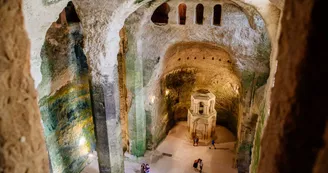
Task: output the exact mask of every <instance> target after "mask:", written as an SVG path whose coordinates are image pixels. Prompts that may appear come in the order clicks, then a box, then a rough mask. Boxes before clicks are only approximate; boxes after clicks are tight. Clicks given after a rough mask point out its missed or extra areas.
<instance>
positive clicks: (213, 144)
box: [210, 139, 216, 149]
mask: <svg viewBox="0 0 328 173" xmlns="http://www.w3.org/2000/svg"><path fill="white" fill-rule="evenodd" d="M212 146H213V148H214V149H216V147H215V141H214V139H213V140H212ZM210 149H211V147H210Z"/></svg>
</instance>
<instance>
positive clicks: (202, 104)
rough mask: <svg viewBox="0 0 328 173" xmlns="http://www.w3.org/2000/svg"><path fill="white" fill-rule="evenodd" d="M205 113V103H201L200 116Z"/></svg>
mask: <svg viewBox="0 0 328 173" xmlns="http://www.w3.org/2000/svg"><path fill="white" fill-rule="evenodd" d="M203 113H204V103H203V102H199V114H203Z"/></svg>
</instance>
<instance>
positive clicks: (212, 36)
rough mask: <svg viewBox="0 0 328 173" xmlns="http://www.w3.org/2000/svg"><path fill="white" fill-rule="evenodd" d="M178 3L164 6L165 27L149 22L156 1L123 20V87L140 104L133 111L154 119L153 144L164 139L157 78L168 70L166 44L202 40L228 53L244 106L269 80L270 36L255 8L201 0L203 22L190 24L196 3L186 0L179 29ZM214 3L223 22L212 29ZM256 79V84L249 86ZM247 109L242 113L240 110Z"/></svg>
mask: <svg viewBox="0 0 328 173" xmlns="http://www.w3.org/2000/svg"><path fill="white" fill-rule="evenodd" d="M179 3H181V2H180V1H169V2H168V4H169V5H170V9H171V11H170V13H169V23H168V24H167V25H164V26H158V25H156V24H154V23H152V22H151V20H150V18H151V16H152V14H153V11H154V10H155V9H156V8H157V7H158V5H160V2H154V3H149V4H147V5H145V6H144V7H141V8H140V9H139V10H137V11H136V12H135V13H133V14H132V15H131V16H130V17H129V18H128V19H127V21H126V28H127V32H128V40H129V44H128V52H127V87H128V88H129V90H131V91H132V93H133V94H134V96H135V103H133V104H135V105H139V106H136V107H135V108H133V109H135V110H140V109H141V110H142V109H143V105H144V106H145V110H146V113H147V114H146V115H147V116H149V115H150V116H151V117H152V121H151V127H153V128H152V130H151V133H152V135H153V138H154V139H156V140H154V141H153V142H154V143H155V144H156V143H158V141H160V139H161V138H162V137H161V136H163V135H165V132H166V130H165V129H166V128H163V124H164V126H165V124H166V123H168V122H169V121H167V120H168V119H170V118H169V117H168V114H166V111H165V110H166V108H165V106H164V107H163V102H161V101H160V98H162V96H163V93H162V91H161V87H160V85H161V82H160V79H161V76H162V74H163V71H164V69H165V68H166V66H165V63H164V59H165V54H166V52H167V50H168V48H169V47H170V46H172V45H174V44H176V43H179V42H206V43H210V44H213V45H216V46H219V47H221V48H223V49H224V50H225V51H227V52H228V53H229V55H230V57H231V61H232V62H231V63H232V67H233V70H234V71H235V73H236V74H237V76H238V77H239V78H240V79H241V83H242V91H241V93H242V95H243V96H242V98H243V99H242V104H243V105H246V104H249V102H250V99H251V98H252V97H251V96H252V93H253V91H254V89H255V88H256V87H260V86H262V85H263V84H265V82H266V79H267V77H268V76H269V57H270V50H271V45H270V40H269V35H268V33H267V29H266V26H265V22H264V20H263V19H262V17H261V15H260V14H259V13H258V12H257V11H256V10H255V9H254V8H253V7H251V6H248V5H246V4H243V3H241V2H235V1H206V2H202V4H203V5H204V7H205V13H204V24H203V25H197V24H195V23H194V17H195V14H194V13H195V7H196V5H197V4H198V3H199V2H198V1H188V2H184V3H186V5H187V21H186V25H179V24H178V15H177V7H178V5H179ZM218 3H219V4H222V24H221V26H213V25H212V23H211V20H212V13H213V7H214V5H216V4H218ZM184 58H186V57H184ZM136 74H137V75H136ZM258 79H259V80H258ZM254 80H255V81H256V82H253V81H254ZM137 98H138V99H137ZM132 107H133V106H132ZM243 107H247V106H243ZM243 107H242V108H243ZM133 109H132V110H133ZM248 111H249V110H243V109H242V110H241V111H240V112H248ZM130 114H131V115H135V114H136V113H135V112H130ZM241 114H242V113H241ZM146 115H145V113H144V112H142V111H141V112H140V114H137V116H136V117H139V118H141V119H142V120H143V119H146V117H145V116H146ZM241 121H242V120H241ZM163 122H164V123H163ZM134 127H136V126H134ZM133 129H134V128H132V129H131V130H133ZM163 129H164V130H163ZM134 130H135V129H134ZM142 133H146V132H142ZM140 138H141V136H140Z"/></svg>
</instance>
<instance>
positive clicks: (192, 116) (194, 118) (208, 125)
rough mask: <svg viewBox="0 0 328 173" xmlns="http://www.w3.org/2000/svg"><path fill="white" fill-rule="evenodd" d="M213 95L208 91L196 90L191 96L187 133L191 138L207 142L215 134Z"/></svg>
mask: <svg viewBox="0 0 328 173" xmlns="http://www.w3.org/2000/svg"><path fill="white" fill-rule="evenodd" d="M214 107H215V95H214V94H212V93H210V92H209V91H208V90H198V91H197V92H196V93H194V94H193V95H192V96H191V106H190V109H189V110H188V131H189V134H190V136H191V137H194V136H197V137H198V138H199V139H200V140H205V141H209V140H211V137H212V136H213V134H214V133H215V126H216V110H215V109H214Z"/></svg>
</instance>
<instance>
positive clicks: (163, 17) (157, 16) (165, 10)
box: [151, 3, 170, 25]
mask: <svg viewBox="0 0 328 173" xmlns="http://www.w3.org/2000/svg"><path fill="white" fill-rule="evenodd" d="M169 12H170V6H169V4H167V3H163V4H162V5H160V6H159V7H157V8H156V10H155V11H154V13H153V15H152V16H151V21H152V22H153V23H155V24H156V25H166V24H167V23H168V21H169Z"/></svg>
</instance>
